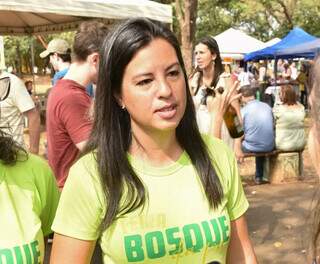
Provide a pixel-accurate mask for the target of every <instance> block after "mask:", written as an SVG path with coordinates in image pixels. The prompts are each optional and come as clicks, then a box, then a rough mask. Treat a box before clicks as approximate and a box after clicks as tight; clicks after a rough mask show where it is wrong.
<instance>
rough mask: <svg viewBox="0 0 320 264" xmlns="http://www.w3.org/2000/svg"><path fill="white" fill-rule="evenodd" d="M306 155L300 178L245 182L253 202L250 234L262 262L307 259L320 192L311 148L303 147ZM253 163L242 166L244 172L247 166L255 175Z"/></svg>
mask: <svg viewBox="0 0 320 264" xmlns="http://www.w3.org/2000/svg"><path fill="white" fill-rule="evenodd" d="M303 156H304V174H303V180H301V181H298V182H292V183H284V184H279V185H271V184H265V185H259V186H257V185H251V182H249V181H245V183H244V184H245V192H246V194H247V198H248V200H249V203H250V207H249V210H248V212H247V222H248V227H249V232H250V237H251V239H252V242H253V244H254V248H255V252H256V254H257V257H258V260H259V263H261V264H288V263H290V264H291V263H292V264H294V263H296V264H302V263H307V261H306V251H307V247H308V242H309V241H310V238H309V237H310V236H309V227H310V213H311V208H312V201H313V200H314V199H315V198H317V194H319V193H317V189H318V178H317V176H316V173H315V171H314V169H313V167H312V165H311V164H310V158H309V155H308V152H307V151H304V153H303ZM250 163H253V161H248V162H247V164H243V165H241V166H240V172H241V173H242V175H243V172H244V171H245V170H247V171H249V170H252V177H253V174H254V166H253V167H251V166H250ZM253 165H254V164H253ZM246 167H247V168H246ZM248 167H249V168H248ZM249 174H250V173H249ZM245 176H246V178H247V176H248V175H245Z"/></svg>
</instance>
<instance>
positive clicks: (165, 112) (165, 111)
mask: <svg viewBox="0 0 320 264" xmlns="http://www.w3.org/2000/svg"><path fill="white" fill-rule="evenodd" d="M176 112H177V105H175V104H172V105H170V106H166V107H162V108H160V109H158V110H156V113H157V115H159V116H160V117H161V118H162V119H171V118H173V117H174V116H175V114H176Z"/></svg>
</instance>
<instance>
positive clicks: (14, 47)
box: [4, 32, 75, 74]
mask: <svg viewBox="0 0 320 264" xmlns="http://www.w3.org/2000/svg"><path fill="white" fill-rule="evenodd" d="M74 33H75V32H63V33H60V34H50V35H46V36H42V37H43V39H44V41H45V42H46V43H47V44H48V43H49V41H50V40H51V39H53V38H62V39H65V40H66V41H68V43H70V45H72V42H73V38H74ZM31 43H33V45H34V62H35V65H36V66H37V67H38V68H39V72H43V69H44V68H45V67H46V66H47V65H48V60H47V59H41V58H40V57H39V54H40V53H41V52H42V51H43V50H44V49H45V48H44V47H43V45H42V44H41V43H40V41H39V40H38V39H37V38H36V37H34V36H22V37H21V36H5V37H4V55H5V62H6V66H7V67H9V66H11V67H13V68H14V69H15V70H16V71H17V72H18V73H29V74H30V73H31Z"/></svg>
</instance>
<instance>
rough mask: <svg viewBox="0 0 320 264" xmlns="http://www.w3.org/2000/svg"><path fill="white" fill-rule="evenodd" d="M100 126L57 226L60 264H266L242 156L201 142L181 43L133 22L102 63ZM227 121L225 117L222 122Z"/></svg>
mask: <svg viewBox="0 0 320 264" xmlns="http://www.w3.org/2000/svg"><path fill="white" fill-rule="evenodd" d="M99 72H100V74H99V80H98V86H97V94H96V96H97V97H96V102H95V109H94V126H93V132H92V134H91V137H90V140H89V141H88V144H87V149H86V154H85V155H84V156H83V157H82V158H81V159H80V160H79V161H78V162H76V163H75V164H74V166H72V168H71V169H70V172H69V176H68V179H67V181H66V184H65V186H64V189H63V192H62V196H61V199H60V202H59V206H58V209H57V213H56V217H55V220H54V223H53V226H52V229H53V230H54V232H55V235H54V241H53V247H52V253H51V258H50V261H51V263H53V264H55V263H59V264H64V263H89V262H90V259H91V256H92V252H93V249H94V246H95V243H96V242H97V241H99V243H100V245H101V248H102V252H103V261H104V263H168V264H169V263H184V264H185V263H186V264H188V263H190V264H191V263H209V262H214V261H216V262H217V263H250V264H251V263H252V264H255V263H256V257H255V254H254V251H253V247H252V245H251V242H250V239H249V236H248V231H247V226H246V222H245V217H244V213H245V212H246V210H247V209H248V202H247V200H246V198H245V195H244V191H243V188H242V185H241V180H240V178H239V175H238V170H237V164H236V160H235V157H234V154H233V153H232V151H231V150H230V149H229V148H228V147H227V146H225V144H224V143H223V142H222V141H220V140H219V139H215V138H211V137H209V136H203V137H202V136H201V135H200V133H199V130H198V127H197V124H196V119H195V110H194V106H193V103H192V98H191V94H190V91H189V87H188V84H187V77H186V73H185V69H184V66H183V60H182V55H181V51H180V48H179V44H178V41H177V39H176V37H175V36H174V34H173V33H172V32H171V31H170V30H168V29H167V28H166V27H164V26H163V25H161V24H160V23H158V22H152V21H151V20H149V19H145V18H135V19H129V20H127V21H125V22H123V23H121V24H120V25H119V26H118V27H117V28H116V29H114V31H113V32H112V33H111V34H109V35H108V37H107V39H106V40H105V42H104V45H103V47H102V50H101V54H100V63H99ZM222 114H223V113H222Z"/></svg>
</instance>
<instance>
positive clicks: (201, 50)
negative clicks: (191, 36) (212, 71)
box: [194, 43, 216, 70]
mask: <svg viewBox="0 0 320 264" xmlns="http://www.w3.org/2000/svg"><path fill="white" fill-rule="evenodd" d="M194 55H195V60H196V62H197V66H198V68H199V69H200V70H203V69H205V68H207V67H208V66H211V65H212V61H214V60H215V58H216V54H212V53H211V51H210V50H209V48H208V46H207V45H205V44H202V43H199V44H198V45H197V46H196V47H195V50H194Z"/></svg>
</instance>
